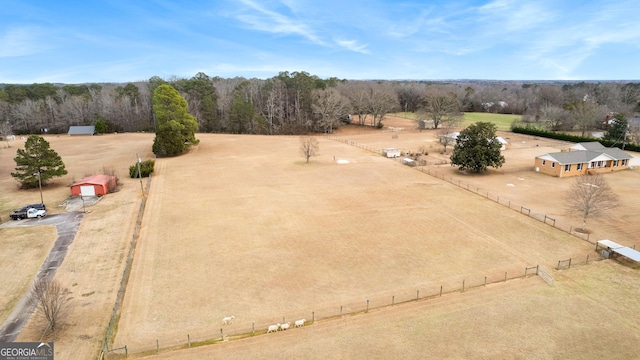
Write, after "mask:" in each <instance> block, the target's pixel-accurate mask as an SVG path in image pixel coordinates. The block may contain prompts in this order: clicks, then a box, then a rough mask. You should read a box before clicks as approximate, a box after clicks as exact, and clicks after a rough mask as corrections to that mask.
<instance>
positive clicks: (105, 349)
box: [99, 173, 153, 359]
mask: <svg viewBox="0 0 640 360" xmlns="http://www.w3.org/2000/svg"><path fill="white" fill-rule="evenodd" d="M152 174H153V173H150V174H149V178H148V179H147V184H146V188H144V189H143V190H142V199H141V201H140V208H139V210H138V217H137V218H136V224H135V227H134V230H133V236H132V238H131V242H130V243H129V252H128V253H127V260H126V262H125V267H124V271H123V273H122V279H121V280H120V287H119V289H118V296H117V297H116V303H115V304H114V305H113V311H112V313H111V318H110V320H109V325H108V326H107V331H106V332H105V336H104V341H103V343H102V351H101V353H100V357H99V359H103V358H104V357H105V355H106V354H107V353H109V352H115V353H117V351H120V350H124V351H125V353H126V352H127V347H126V346H124V347H122V348H118V349H111V350H109V344H110V343H111V341H112V337H113V335H114V334H113V330H114V329H115V327H116V325H117V321H118V318H119V313H120V306H121V305H122V300H123V298H124V293H125V290H126V288H127V282H128V281H129V274H130V273H131V265H132V264H133V254H134V252H135V248H136V243H137V241H138V237H139V236H140V227H141V226H142V217H143V215H144V209H145V206H146V203H147V199H148V195H149V186H150V185H151V176H152ZM125 356H126V355H125Z"/></svg>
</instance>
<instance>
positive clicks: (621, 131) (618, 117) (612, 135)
mask: <svg viewBox="0 0 640 360" xmlns="http://www.w3.org/2000/svg"><path fill="white" fill-rule="evenodd" d="M628 128H629V121H628V120H627V117H626V116H624V115H623V114H619V113H616V114H614V115H613V119H612V121H611V125H610V127H609V131H607V133H606V134H605V136H604V139H605V140H611V141H615V142H619V143H623V142H625V140H626V137H627V130H628Z"/></svg>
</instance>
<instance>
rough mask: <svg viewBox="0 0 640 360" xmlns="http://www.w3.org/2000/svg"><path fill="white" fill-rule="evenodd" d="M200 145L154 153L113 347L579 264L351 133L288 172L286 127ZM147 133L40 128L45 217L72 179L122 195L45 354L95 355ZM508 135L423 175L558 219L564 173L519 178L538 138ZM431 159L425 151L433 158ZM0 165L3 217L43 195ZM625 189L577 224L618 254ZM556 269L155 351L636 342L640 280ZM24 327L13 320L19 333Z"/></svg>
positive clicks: (181, 339) (541, 347) (423, 138)
mask: <svg viewBox="0 0 640 360" xmlns="http://www.w3.org/2000/svg"><path fill="white" fill-rule="evenodd" d="M385 124H387V123H385ZM396 126H403V125H402V122H401V121H398V124H396ZM405 127H406V128H409V126H405ZM337 135H338V136H340V137H342V138H345V139H347V140H349V141H353V142H354V143H357V144H366V145H368V146H369V147H371V148H374V147H379V148H382V147H392V146H395V147H399V148H403V149H404V148H406V149H409V150H412V149H413V148H415V149H416V150H417V149H418V147H417V146H420V145H423V143H425V144H426V146H427V148H428V147H429V146H432V149H435V148H436V146H438V145H437V144H435V142H434V141H435V140H434V138H433V132H431V133H430V132H428V131H424V132H422V133H420V132H418V131H414V130H407V131H405V132H401V133H400V134H399V136H398V139H392V138H391V133H380V132H374V131H371V130H370V129H366V128H349V129H345V130H344V131H342V132H341V133H339V134H337ZM198 137H199V138H200V139H201V144H200V145H199V146H198V147H197V148H195V149H193V150H192V151H191V152H190V153H189V154H186V155H184V156H181V157H177V158H170V159H160V160H158V161H157V163H156V173H155V174H154V180H153V181H152V185H151V191H150V198H149V203H148V208H147V211H146V213H145V218H144V222H143V229H142V233H141V237H140V240H139V244H138V248H137V251H136V258H135V261H134V272H133V273H132V276H131V279H130V282H129V286H128V288H127V294H126V297H125V306H124V308H123V312H122V318H121V321H120V323H119V325H118V326H119V327H118V334H117V337H116V340H115V343H114V346H115V347H118V346H122V345H125V344H126V345H127V346H128V347H129V351H130V352H138V351H142V350H150V349H154V348H155V340H156V339H159V340H160V344H161V347H163V348H164V347H166V346H173V345H180V344H185V343H186V338H187V334H190V336H191V337H192V339H195V340H198V339H213V338H215V337H216V336H217V335H219V329H220V328H221V324H220V321H221V319H222V317H223V316H228V315H232V314H233V315H235V316H236V321H235V322H234V324H233V325H231V326H229V327H226V328H225V331H226V332H228V333H232V332H233V331H240V332H242V331H246V330H245V329H250V327H251V323H255V324H256V330H262V327H263V326H264V327H266V325H268V324H271V323H275V322H280V321H281V320H282V317H283V316H286V318H287V319H288V320H287V321H292V320H294V319H295V318H298V317H307V318H309V317H310V312H311V311H318V312H322V311H326V312H333V313H334V314H337V311H338V309H339V306H341V305H345V312H348V311H350V310H358V309H361V307H362V305H363V304H364V300H365V299H372V302H373V301H378V300H379V299H385V300H386V301H388V300H389V298H390V297H391V296H393V295H395V296H398V297H402V296H409V297H410V296H411V295H404V294H414V295H415V291H416V289H420V290H421V294H426V293H429V291H431V292H432V293H434V292H436V291H437V290H436V289H438V288H439V286H440V285H444V286H445V291H446V289H447V287H448V288H449V289H455V288H456V287H459V286H460V283H461V281H462V280H466V281H468V283H467V284H470V283H471V284H476V285H477V284H478V283H480V282H481V281H482V279H483V278H484V276H489V278H490V279H489V280H490V281H491V280H492V278H495V277H497V276H502V274H503V273H504V271H509V272H514V273H515V272H517V271H522V270H523V269H524V267H525V266H531V265H536V264H540V265H543V266H545V267H546V268H547V269H551V268H552V267H553V266H554V265H555V264H556V263H557V261H558V260H560V259H565V258H569V257H574V258H580V259H582V258H584V257H585V256H586V255H587V254H591V255H595V253H594V252H593V248H592V245H591V244H589V243H587V242H585V241H582V240H579V239H578V238H576V237H573V236H571V235H568V234H567V233H565V232H563V231H560V230H557V229H553V228H552V227H550V226H548V225H545V224H543V223H541V222H539V221H537V220H534V219H532V218H530V217H526V216H523V215H521V214H519V213H518V212H517V211H515V210H513V209H509V208H508V207H507V206H504V205H498V204H496V203H495V202H494V201H491V200H487V199H485V198H483V197H482V196H479V195H476V194H473V193H472V192H470V191H467V190H464V189H461V188H460V187H457V186H454V185H452V184H450V183H449V182H447V181H443V180H441V179H438V178H435V177H433V176H429V175H427V174H424V173H422V172H420V171H416V170H415V169H411V168H409V167H407V166H404V165H401V164H400V163H398V162H394V161H392V160H388V159H385V158H383V157H382V156H379V155H378V154H375V153H373V152H370V151H367V150H363V149H361V148H357V147H355V146H351V145H350V143H349V142H347V143H344V142H338V141H332V140H328V139H322V140H321V142H320V155H319V156H317V157H312V158H311V162H310V163H309V164H304V159H303V158H302V157H300V156H299V154H298V146H299V141H298V139H297V138H296V137H258V136H235V135H205V134H201V135H199V136H198ZM152 138H153V137H152V135H149V134H121V135H109V136H103V137H93V138H69V137H66V136H61V137H48V140H49V141H50V142H51V145H52V148H54V149H55V150H56V151H58V153H59V154H60V155H61V156H62V157H63V160H64V161H65V163H66V164H67V168H68V169H69V170H70V174H69V175H68V176H67V177H65V178H63V179H60V180H57V181H56V182H55V183H54V184H52V185H50V186H48V187H46V188H45V189H44V191H45V194H44V196H45V203H47V206H48V208H51V209H52V211H62V210H61V209H58V208H57V207H56V205H57V204H59V203H61V202H63V201H64V199H65V198H66V197H67V196H68V194H69V190H68V188H67V185H68V184H69V183H71V182H72V180H73V179H74V178H75V180H78V179H80V178H82V177H84V176H85V175H89V174H93V173H95V172H96V171H99V170H100V169H102V168H103V167H105V166H107V167H113V168H115V169H117V171H118V172H119V175H120V178H121V180H123V186H122V188H121V190H120V191H119V192H117V193H115V194H111V195H109V196H106V197H105V198H104V199H103V200H102V201H100V202H99V203H98V204H97V205H95V206H94V207H93V208H92V209H91V213H89V214H87V215H86V217H85V219H84V220H83V223H82V225H81V227H80V231H79V233H78V235H77V237H76V240H75V241H74V244H73V245H72V247H71V248H70V251H69V255H68V256H67V259H66V260H65V262H64V263H63V265H62V267H61V268H60V269H59V272H58V274H57V275H56V278H57V279H59V280H60V281H61V282H62V283H63V284H67V286H68V287H69V288H70V289H71V291H72V293H73V296H74V298H75V300H76V301H77V306H76V308H75V312H74V314H73V321H72V323H73V324H72V326H71V327H69V328H68V329H67V330H66V333H65V334H64V335H63V337H62V338H61V339H60V340H59V341H57V342H56V350H57V351H56V357H57V358H58V357H60V358H69V359H72V358H91V357H93V356H94V355H95V354H96V352H97V351H98V350H99V349H100V346H101V342H102V334H103V332H104V329H105V327H106V324H107V323H108V319H109V316H110V314H111V308H112V307H113V303H114V301H115V296H116V292H117V288H118V286H119V282H120V277H121V275H122V270H123V263H124V256H125V253H126V250H127V248H128V242H129V241H130V240H131V234H132V224H133V219H134V218H135V215H136V211H137V207H138V206H139V200H140V197H139V196H140V187H139V182H137V180H132V179H127V178H126V175H127V173H128V166H129V165H131V164H132V163H133V162H134V161H135V153H136V152H138V153H140V154H141V157H143V158H149V156H150V154H149V153H148V151H149V149H150V145H151V140H152ZM391 140H394V141H395V140H398V141H400V142H399V143H393V142H392V141H391ZM522 141H525V142H526V143H525V144H522V142H520V143H519V145H518V146H517V147H514V148H512V149H510V150H508V151H507V152H505V156H509V157H508V158H507V164H509V163H511V164H513V165H512V166H513V167H507V166H505V169H502V170H499V171H491V172H490V173H489V174H487V175H482V176H467V175H461V174H458V173H457V172H456V171H455V170H454V169H453V168H451V167H449V166H441V167H438V166H434V165H430V168H432V169H433V170H434V171H437V172H439V173H441V174H445V177H447V178H450V179H449V181H451V182H454V183H455V182H456V181H455V180H456V179H460V180H461V181H464V182H468V183H469V184H471V185H472V186H476V187H478V188H482V189H485V190H487V191H490V192H491V193H495V194H496V195H499V196H500V197H501V198H502V199H510V200H511V201H513V202H514V203H521V204H524V205H528V207H530V208H532V209H540V210H538V211H541V212H544V213H546V214H549V215H553V216H556V217H557V218H558V219H559V220H563V221H565V222H566V223H571V221H572V218H571V217H570V216H567V215H565V214H564V213H563V210H562V206H561V203H559V201H558V199H559V198H561V195H562V193H563V190H562V189H563V186H565V185H564V184H565V183H566V184H569V182H567V181H564V180H562V179H556V178H551V177H548V176H544V175H540V174H536V173H535V172H533V171H531V170H530V169H529V170H527V169H525V167H526V166H528V165H527V161H530V162H531V163H532V159H531V157H530V156H531V154H535V155H537V154H539V153H544V152H549V151H550V150H551V149H554V148H553V147H552V146H551V145H552V144H548V143H539V144H537V145H538V146H537V147H535V146H532V147H527V143H528V142H529V140H522ZM16 143H17V142H16ZM16 143H12V145H14V144H16ZM87 148H91V152H87V151H86V149H87ZM12 149H13V148H12ZM412 151H413V150H412ZM554 151H557V150H554ZM433 152H435V153H437V151H435V150H433V151H430V155H429V156H430V157H431V156H436V155H432V153H433ZM101 154H102V155H101ZM13 156H15V154H9V152H8V150H6V149H0V160H2V161H0V188H2V190H3V191H2V192H0V214H2V211H5V214H6V213H7V212H8V211H9V210H10V209H11V208H15V207H18V206H21V205H22V204H23V203H29V202H35V201H36V198H37V199H38V200H39V193H38V191H37V190H35V191H18V190H17V188H16V186H15V181H14V180H13V179H12V178H10V177H8V172H10V171H11V170H12V168H11V164H12V160H11V159H12V157H13ZM527 157H529V158H528V160H527ZM441 159H446V157H443V158H441ZM335 160H348V161H349V163H348V164H338V163H337V162H336V161H335ZM608 176H609V179H611V182H610V184H611V185H612V187H613V188H614V190H615V191H619V192H621V193H623V194H624V192H625V191H626V189H632V191H634V190H635V189H637V186H638V183H640V182H638V181H637V171H635V170H633V171H627V172H624V173H618V174H609V175H608ZM508 184H512V185H515V186H508ZM5 190H6V191H5ZM481 192H482V191H481ZM637 193H638V192H637V191H635V192H632V193H631V194H637ZM637 200H638V199H637V197H634V196H626V197H625V199H624V204H623V207H622V208H621V210H624V211H621V213H620V214H619V215H618V216H615V217H613V219H611V220H609V221H608V222H605V221H601V220H594V221H591V220H590V222H589V223H588V225H587V226H588V227H594V228H596V229H594V234H592V236H598V237H600V236H601V235H602V234H605V235H604V236H602V237H605V236H606V237H607V238H610V239H612V240H614V241H617V242H620V243H624V244H627V245H632V243H633V239H632V238H631V237H625V236H627V235H628V234H631V233H632V232H634V231H635V232H636V233H637V230H638V224H637V220H634V219H633V216H632V214H633V213H634V211H635V213H637V211H636V210H638V209H637V207H638V206H639V205H638V203H640V202H638V201H637ZM3 204H4V205H3ZM1 206H4V207H1ZM2 209H5V210H2ZM627 214H628V215H627ZM3 218H4V216H3ZM565 219H567V220H565ZM621 225H624V226H621ZM0 231H3V230H0ZM592 240H593V239H592ZM3 260H5V261H6V260H7V258H6V257H4V254H3ZM32 262H33V263H35V264H37V266H39V265H40V264H38V261H37V260H33V261H32ZM34 266H35V265H34ZM37 266H35V268H36V269H37ZM574 274H575V275H574ZM569 275H570V276H569ZM553 276H555V277H556V286H555V287H548V286H547V285H546V284H545V283H544V282H542V280H540V279H539V278H537V277H534V278H528V279H526V280H512V281H509V282H507V283H504V284H494V285H490V286H487V288H486V289H478V290H473V291H469V292H465V293H464V294H448V295H446V296H443V297H442V298H441V299H436V300H427V301H421V302H418V303H410V304H404V305H398V306H394V307H393V308H384V310H375V311H372V312H370V313H369V314H366V315H358V316H353V317H352V316H348V317H345V318H343V319H340V320H332V321H324V322H323V321H319V322H317V323H316V324H314V325H312V326H308V327H305V328H304V329H298V330H294V331H288V332H286V333H278V334H277V335H276V334H269V336H258V337H254V338H251V339H246V340H238V341H231V342H228V343H225V344H217V345H213V346H206V347H201V348H199V349H198V350H196V351H197V352H190V351H186V352H184V354H183V352H175V351H174V352H170V353H167V354H165V355H162V354H161V355H159V356H169V357H170V358H180V356H184V357H183V358H193V357H207V356H208V357H211V356H213V357H216V358H217V357H219V356H222V354H223V353H224V356H225V357H231V358H247V357H249V356H253V357H269V356H268V355H269V354H272V355H277V354H292V355H296V356H298V357H300V355H302V357H305V358H327V357H328V358H336V357H338V358H354V357H356V358H363V357H364V358H388V357H393V356H398V355H399V354H402V356H403V357H405V358H424V355H425V354H426V355H429V356H430V355H433V356H434V357H436V358H437V357H449V358H468V357H485V358H495V357H498V358H499V357H504V356H506V357H510V358H513V357H515V358H526V357H531V356H529V355H531V354H534V355H536V354H541V355H540V356H539V357H540V358H555V357H557V356H561V355H566V356H567V357H568V358H578V357H579V356H577V354H580V353H581V351H582V350H583V349H585V347H584V344H583V342H582V341H581V342H580V343H577V342H576V341H575V339H580V338H581V337H583V338H586V339H587V341H588V342H589V344H588V345H589V346H588V347H587V348H586V350H587V351H591V352H593V353H595V354H598V352H597V351H600V349H599V348H596V345H593V343H594V341H595V340H594V337H595V336H596V335H597V336H602V335H603V334H602V332H601V331H599V330H598V328H597V327H598V326H602V327H603V328H604V329H608V330H611V331H614V330H615V334H616V335H619V336H620V337H622V341H623V343H632V342H634V341H636V340H637V335H634V334H638V329H637V327H635V325H633V324H634V323H635V322H633V321H624V319H636V318H637V315H635V314H637V313H638V311H637V310H638V309H637V308H636V307H637V306H636V305H634V304H632V303H631V302H632V299H633V295H632V294H631V293H629V291H630V290H628V289H633V287H632V286H629V287H627V286H625V283H629V284H632V285H633V284H634V282H637V275H636V274H635V271H633V270H631V269H628V268H624V267H622V266H620V265H618V264H615V263H612V262H610V261H605V262H598V263H596V264H593V265H589V266H581V267H580V266H579V267H578V268H577V269H573V268H572V269H571V270H565V271H562V272H555V271H554V272H553ZM636 288H637V286H636ZM596 289H601V290H596ZM591 294H594V295H591ZM610 302H611V303H613V304H614V305H616V304H618V305H619V306H626V307H625V308H624V310H621V311H620V312H619V313H621V314H622V315H620V316H617V315H616V316H611V315H612V314H611V313H610V311H609V312H607V311H608V310H607V306H608V303H610ZM358 306H360V308H358ZM541 309H544V310H541ZM591 309H594V313H592V312H591ZM601 313H602V314H601ZM636 320H637V319H636ZM636 322H637V321H636ZM549 323H552V324H553V326H549V325H548V324H549ZM603 324H604V325H603ZM529 325H531V326H530V327H529ZM614 328H615V329H614ZM554 329H555V330H554ZM592 332H593V333H594V334H592ZM30 336H31V335H30V332H29V327H27V329H25V331H24V332H23V334H22V335H21V337H20V339H19V340H23V341H28V340H30V339H32V338H30ZM430 339H431V340H430ZM461 339H462V340H461ZM463 340H464V341H463ZM560 342H562V345H559V344H560ZM487 344H492V345H491V346H490V347H489V346H487ZM565 344H568V345H565ZM324 349H333V350H324ZM607 349H608V350H610V348H607ZM536 351H538V352H536ZM633 351H634V350H633V348H632V347H631V346H628V347H626V348H625V349H622V350H618V352H617V353H616V354H621V356H622V357H629V356H626V355H629V354H633ZM201 352H202V353H201ZM203 354H206V355H203ZM589 354H590V353H589ZM361 355H362V356H361ZM596 357H597V356H596Z"/></svg>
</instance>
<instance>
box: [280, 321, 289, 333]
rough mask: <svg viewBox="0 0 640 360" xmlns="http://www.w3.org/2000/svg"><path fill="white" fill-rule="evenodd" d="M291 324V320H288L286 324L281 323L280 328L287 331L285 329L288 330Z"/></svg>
mask: <svg viewBox="0 0 640 360" xmlns="http://www.w3.org/2000/svg"><path fill="white" fill-rule="evenodd" d="M289 326H291V323H290V322H288V323H286V324H281V325H280V330H282V331H285V330H287V329H288V328H289Z"/></svg>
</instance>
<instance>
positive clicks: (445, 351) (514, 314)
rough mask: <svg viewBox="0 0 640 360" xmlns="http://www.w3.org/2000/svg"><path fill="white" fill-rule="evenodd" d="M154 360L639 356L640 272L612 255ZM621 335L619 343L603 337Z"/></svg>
mask: <svg viewBox="0 0 640 360" xmlns="http://www.w3.org/2000/svg"><path fill="white" fill-rule="evenodd" d="M554 276H555V277H556V283H555V286H553V287H550V286H548V285H547V284H546V283H544V282H543V281H542V280H541V279H540V278H538V277H534V278H528V279H525V280H513V281H509V282H507V283H506V284H502V283H500V284H495V285H492V286H487V288H486V289H479V290H477V291H472V292H466V293H455V294H450V295H447V296H443V297H442V298H439V299H432V300H427V301H420V302H412V303H407V304H402V305H400V306H394V307H388V308H384V309H381V310H380V311H373V312H370V313H368V314H363V315H358V316H354V317H345V318H343V319H339V320H331V321H327V322H319V323H317V324H314V325H313V326H308V327H305V328H302V329H295V330H289V331H287V332H280V333H278V334H269V335H265V336H256V337H254V338H250V339H243V340H240V341H229V342H226V343H222V344H217V345H214V346H202V347H197V348H192V349H184V350H180V351H170V352H160V353H159V354H157V355H156V354H155V352H154V355H152V356H150V357H149V358H151V359H159V360H161V359H172V360H187V359H196V358H198V359H204V358H209V359H218V358H224V359H232V360H233V359H251V358H261V359H273V358H304V359H389V358H403V359H614V358H615V359H636V358H638V357H640V351H639V350H638V347H637V345H636V344H637V343H638V341H640V335H639V334H640V328H639V327H638V320H639V318H638V313H640V303H639V302H638V301H635V298H636V289H637V288H638V286H640V278H639V277H638V274H637V271H636V270H632V269H629V268H625V267H622V266H620V265H619V264H616V263H615V262H614V261H611V260H606V261H600V262H595V263H591V264H589V265H588V266H579V267H576V268H572V269H571V270H565V271H560V272H556V273H555V274H554ZM606 338H615V339H616V341H615V344H608V343H607V342H605V341H603V339H606Z"/></svg>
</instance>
